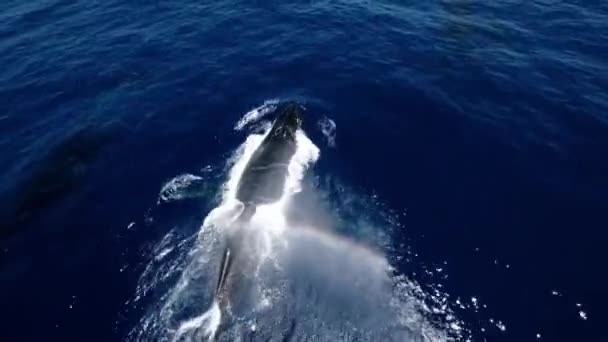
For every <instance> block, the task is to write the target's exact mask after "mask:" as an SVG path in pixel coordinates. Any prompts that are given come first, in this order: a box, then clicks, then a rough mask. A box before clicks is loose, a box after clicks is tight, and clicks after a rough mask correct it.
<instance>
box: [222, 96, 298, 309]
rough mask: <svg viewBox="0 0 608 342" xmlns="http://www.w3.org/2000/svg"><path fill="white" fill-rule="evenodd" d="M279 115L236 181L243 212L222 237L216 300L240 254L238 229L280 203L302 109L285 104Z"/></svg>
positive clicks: (223, 293)
mask: <svg viewBox="0 0 608 342" xmlns="http://www.w3.org/2000/svg"><path fill="white" fill-rule="evenodd" d="M276 112H277V113H278V115H277V116H276V118H275V120H274V121H273V123H272V127H271V128H270V131H269V132H268V133H267V134H266V136H265V137H264V139H263V140H262V142H261V143H260V145H259V146H258V147H257V148H256V150H255V151H254V152H253V154H252V155H251V157H250V159H249V161H248V162H247V164H246V166H245V169H244V170H243V173H242V175H241V177H240V179H239V182H238V185H237V191H236V199H237V200H238V201H239V202H240V203H241V204H242V210H241V212H240V214H239V216H238V218H237V219H236V220H235V222H234V223H233V224H234V225H236V226H237V229H233V230H232V232H233V233H230V234H227V236H225V242H224V250H223V253H222V258H221V262H220V266H219V271H218V278H217V283H216V286H215V299H216V300H218V301H221V300H222V299H223V298H225V296H226V293H225V292H226V291H225V284H226V280H227V278H228V276H229V274H230V270H231V268H232V264H233V261H234V260H235V259H236V256H237V254H238V253H239V244H240V243H241V241H240V240H241V239H242V236H239V233H238V231H239V229H238V226H242V225H245V224H247V223H248V222H249V221H250V220H251V218H252V217H253V215H254V214H255V212H256V208H257V207H258V206H260V205H265V204H271V203H275V202H277V201H279V200H280V199H281V197H282V196H283V192H284V189H285V182H286V180H287V176H288V173H289V171H288V167H289V163H290V161H291V159H292V157H293V156H294V155H295V153H296V149H297V144H296V133H297V131H298V130H299V129H300V128H301V126H302V107H301V106H300V105H299V104H297V103H293V102H290V103H286V104H283V105H282V106H280V107H279V108H277V110H276Z"/></svg>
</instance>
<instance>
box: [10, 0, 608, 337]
mask: <svg viewBox="0 0 608 342" xmlns="http://www.w3.org/2000/svg"><path fill="white" fill-rule="evenodd" d="M607 42H608V5H607V3H606V2H602V1H584V2H583V1H566V2H563V1H561V2H556V1H531V2H513V1H492V2H489V1H485V2H484V1H469V0H458V1H430V2H428V1H427V2H420V1H418V2H414V1H399V2H397V1H376V2H372V1H331V2H330V1H309V2H306V3H298V4H295V3H287V2H276V1H271V2H244V1H218V2H214V3H201V2H193V1H173V2H141V1H139V2H130V3H125V2H118V1H103V2H101V1H75V0H64V1H57V0H47V1H42V0H35V1H27V2H22V1H13V0H9V1H4V2H2V4H0V65H2V69H0V171H1V172H0V175H1V177H2V178H1V179H2V182H1V183H0V204H1V205H0V228H1V230H0V239H1V240H0V284H1V285H0V289H1V290H2V291H0V293H1V294H0V307H2V308H4V310H3V314H2V317H3V319H2V322H3V324H2V326H3V329H1V331H0V339H2V340H7V341H22V340H27V341H29V340H39V339H41V338H45V339H59V340H99V341H108V340H123V339H127V338H128V337H129V336H134V335H130V334H132V332H133V330H134V329H137V327H138V326H139V323H140V322H141V321H142V319H144V318H145V317H147V316H146V315H148V314H150V312H152V313H153V312H154V310H155V309H160V307H162V303H163V302H162V300H161V297H162V294H163V293H165V291H167V290H168V289H170V288H171V287H172V286H173V285H174V284H175V282H176V281H177V280H178V279H179V275H180V274H181V273H180V265H184V264H187V261H188V255H189V252H190V251H192V250H193V248H194V246H195V239H193V238H192V237H193V236H194V235H196V234H197V232H198V231H199V229H200V227H201V224H202V222H203V220H204V218H205V217H206V216H207V214H208V213H209V211H210V210H211V209H213V208H214V207H216V206H217V205H218V203H220V198H219V197H220V194H221V187H222V184H223V183H224V181H225V180H226V173H227V172H228V169H227V168H228V166H227V165H229V164H228V163H227V161H228V160H229V158H230V157H231V156H232V155H233V153H234V151H235V150H236V149H237V148H238V146H240V145H241V144H242V143H243V141H245V139H246V137H247V136H248V135H249V134H251V133H255V131H256V129H257V130H262V128H263V127H261V128H256V127H257V126H255V123H259V122H260V121H257V120H262V121H263V120H268V119H269V118H270V117H269V115H271V112H268V113H265V112H256V113H252V112H250V111H251V109H252V108H256V107H258V106H260V105H262V104H264V103H266V104H267V105H272V104H273V103H276V102H277V101H285V100H298V101H300V102H302V103H304V104H305V106H306V107H307V112H306V116H305V131H306V132H307V134H308V135H309V136H310V138H311V140H312V141H313V142H314V143H315V144H316V145H317V146H319V148H320V149H321V158H320V159H319V161H318V162H317V164H315V166H314V167H313V168H312V169H311V170H310V173H309V174H308V176H307V177H310V180H309V181H308V183H306V182H305V183H306V184H308V185H307V186H310V187H311V188H312V189H316V190H315V191H314V192H313V193H315V194H316V195H315V196H316V197H315V198H317V197H319V198H320V199H318V198H317V199H316V200H315V201H317V202H320V203H324V205H326V207H327V208H332V210H330V212H331V213H333V214H335V215H336V218H335V219H336V222H338V223H336V224H335V226H334V227H332V234H335V235H337V236H340V237H344V238H348V239H353V240H355V241H358V243H361V244H363V245H365V246H367V247H375V248H377V249H379V250H380V251H381V252H382V253H381V254H382V255H383V257H384V258H386V260H387V261H388V262H389V264H390V265H391V266H392V267H394V268H395V271H394V272H395V276H396V277H400V278H399V279H402V281H401V282H399V281H398V282H396V284H410V285H412V286H409V287H407V288H408V289H410V290H411V291H412V292H408V293H407V296H408V297H407V298H410V299H411V300H412V301H411V303H416V304H415V305H414V307H415V309H416V310H418V311H416V312H425V313H424V314H423V316H424V317H425V320H424V322H428V323H429V324H430V325H429V326H432V327H433V329H438V331H440V332H443V333H446V332H448V331H451V332H453V331H454V330H459V329H461V330H462V331H463V332H464V331H465V330H466V334H464V333H463V335H460V336H469V337H470V338H471V339H472V340H474V341H477V340H479V341H483V340H484V338H485V339H487V340H509V341H512V340H517V341H520V340H521V341H524V340H537V339H538V338H540V339H542V340H551V341H553V340H602V339H605V338H607V337H608V333H607V332H606V330H605V328H604V327H603V324H602V322H603V320H604V319H605V316H606V315H605V313H604V311H605V310H604V308H605V307H606V305H608V302H607V300H606V298H607V296H606V294H607V293H606V290H605V286H603V284H604V282H605V276H604V274H603V272H602V270H603V269H604V262H603V261H604V260H605V257H604V254H603V249H604V246H605V245H606V243H608V234H606V233H605V227H606V218H605V216H606V215H605V214H606V212H608V200H607V197H606V194H607V193H608V178H606V175H607V174H608V161H607V159H606V151H608V117H607V115H608V114H607V113H608V74H607V70H608V65H607V64H608V59H607V58H606V56H608V43H607ZM261 108H265V107H261ZM248 112H249V113H252V114H250V116H249V117H247V116H244V114H245V113H248ZM248 122H249V125H252V123H253V126H248V128H247V129H245V130H241V131H239V130H235V129H234V128H235V127H237V128H239V127H245V126H247V124H248ZM179 175H182V178H177V179H176V177H177V176H179ZM192 183H193V184H194V185H195V186H194V187H190V184H192ZM184 189H185V190H186V192H183V191H182V190H184ZM304 192H305V191H304ZM315 201H312V202H313V203H317V202H315ZM353 222H356V223H357V224H351V223H353ZM157 258H160V260H157ZM150 265H153V266H154V267H155V268H154V270H157V272H156V273H155V274H154V275H153V276H154V277H161V278H162V277H163V276H166V277H167V278H166V279H165V280H163V281H162V282H154V284H156V285H155V286H160V287H154V291H153V292H154V293H155V295H152V296H150V297H146V298H140V299H138V300H137V301H136V300H135V299H136V298H137V297H136V296H137V293H138V291H140V290H141V289H142V286H145V284H150V283H146V282H145V280H144V281H143V283H142V277H144V275H146V274H147V273H146V269H147V268H148V267H149V266H150ZM171 270H174V273H172V272H173V271H171ZM144 278H145V277H144ZM145 279H147V278H145ZM163 284H164V285H163ZM413 289H419V290H416V291H419V292H416V291H415V290H413ZM414 298H415V299H416V300H414ZM444 300H445V301H446V304H447V307H446V308H449V311H450V312H451V314H453V316H454V318H453V320H450V318H448V317H446V314H445V313H444V314H435V313H433V308H441V305H442V301H444ZM201 301H203V299H201ZM294 303H297V302H294ZM288 304H289V302H287V303H286V307H289V305H288ZM423 304H425V305H426V306H427V309H428V312H426V311H425V307H424V305H423ZM192 314H193V315H194V313H192ZM184 316H185V317H183V319H188V318H191V317H193V316H192V315H189V314H188V313H184ZM450 322H454V323H455V324H456V327H454V326H450V325H451V324H450ZM456 322H458V323H456ZM286 324H287V326H289V324H288V323H286ZM311 326H314V325H311ZM313 330H314V329H313ZM312 333H314V332H312ZM447 335H449V336H456V335H450V334H447ZM447 335H441V334H440V335H439V336H447ZM260 336H261V335H260ZM357 336H359V338H361V339H365V335H357ZM342 338H344V339H354V338H355V337H353V336H350V335H349V336H344V337H342ZM463 338H464V337H463Z"/></svg>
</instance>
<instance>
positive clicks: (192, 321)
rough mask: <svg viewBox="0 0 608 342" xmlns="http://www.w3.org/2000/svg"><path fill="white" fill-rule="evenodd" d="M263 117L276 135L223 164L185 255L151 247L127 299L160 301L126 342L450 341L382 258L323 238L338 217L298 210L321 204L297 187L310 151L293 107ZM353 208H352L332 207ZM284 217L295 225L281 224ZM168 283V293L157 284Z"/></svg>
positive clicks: (269, 133)
mask: <svg viewBox="0 0 608 342" xmlns="http://www.w3.org/2000/svg"><path fill="white" fill-rule="evenodd" d="M272 105H273V106H275V105H276V107H275V108H273V112H275V113H277V115H276V120H275V121H274V123H273V124H272V125H267V126H266V127H267V128H266V129H265V133H263V134H251V135H249V136H248V137H247V139H246V141H245V142H244V143H243V144H242V145H241V146H240V147H239V148H238V149H237V151H236V152H235V153H234V155H233V157H232V158H230V160H229V161H228V165H229V172H228V176H227V179H226V182H225V183H224V185H223V188H222V189H223V190H222V196H221V201H220V204H219V205H218V206H217V207H216V208H215V209H213V210H212V211H211V212H210V213H209V214H208V216H207V217H206V218H205V220H204V222H203V225H202V227H201V230H200V232H199V233H198V235H197V236H195V237H193V239H195V243H194V245H193V247H192V248H191V249H187V248H185V247H182V246H188V244H187V243H185V242H184V241H179V240H174V239H175V238H174V236H175V234H172V232H170V233H169V234H168V235H167V237H166V238H165V239H163V241H162V242H161V243H160V244H159V247H158V253H159V255H161V254H162V255H163V259H162V261H161V262H160V263H159V264H160V265H158V266H155V265H154V264H153V263H151V264H150V265H149V267H148V268H147V269H146V271H145V272H144V274H143V275H142V278H141V281H140V286H139V289H138V293H137V298H141V297H145V296H150V294H151V293H152V292H153V291H156V292H159V293H161V295H160V296H159V297H158V298H157V299H156V300H155V302H154V304H152V305H151V306H150V307H149V309H148V312H147V313H146V315H144V317H143V318H142V320H141V321H140V323H139V324H138V325H137V327H135V328H134V329H133V330H132V332H131V334H130V335H129V340H132V341H149V340H158V341H201V340H213V339H216V340H225V341H233V340H252V341H253V340H261V341H265V340H294V341H295V340H310V339H312V340H320V341H336V340H343V341H350V340H387V341H444V340H449V339H450V336H454V335H456V336H460V335H457V334H458V333H459V331H460V328H459V327H458V325H457V324H456V323H454V321H451V322H448V323H449V324H451V325H452V326H455V328H454V329H452V330H451V331H450V330H449V328H446V327H445V326H443V327H437V326H435V325H433V324H432V323H430V322H429V321H428V320H427V318H426V317H425V313H424V312H423V311H425V310H430V309H429V308H428V307H426V304H425V303H424V302H423V301H421V300H419V299H418V297H420V293H421V291H420V289H419V288H417V287H416V285H415V283H412V282H410V281H408V280H407V279H405V278H404V277H403V276H400V275H397V276H396V277H395V276H393V269H392V268H391V266H390V264H389V262H388V261H387V259H386V258H385V257H384V256H383V253H382V252H381V251H379V250H378V249H372V248H369V247H366V246H365V245H363V244H361V243H355V242H354V241H351V240H349V239H347V238H344V237H340V236H339V235H337V234H335V233H334V232H332V231H333V229H332V225H333V224H334V221H332V219H327V220H325V221H323V220H320V219H319V218H320V217H327V218H329V217H332V215H333V214H335V213H338V212H339V211H340V210H339V208H337V209H338V210H336V211H334V210H333V209H332V208H324V209H319V208H321V207H322V206H311V205H309V204H310V203H304V202H303V199H302V198H306V196H301V195H302V194H303V193H307V192H311V191H312V193H315V192H319V194H317V195H319V196H317V197H319V198H320V197H324V196H325V195H324V194H323V191H324V190H323V189H321V188H314V187H313V188H311V187H310V186H305V185H304V183H303V178H304V175H305V173H306V171H307V170H308V169H309V168H310V166H311V165H313V164H314V163H315V162H316V161H317V159H318V157H319V152H320V151H319V149H318V148H317V146H315V145H314V144H313V143H312V141H311V140H310V139H309V138H308V137H307V136H306V134H305V133H304V131H303V129H302V127H301V123H302V108H301V107H300V106H298V105H293V106H290V105H289V104H287V105H277V104H276V103H273V104H272ZM290 113H291V114H290ZM303 188H304V189H303ZM312 197H315V196H312ZM314 201H317V200H314ZM351 204H352V199H351V200H348V201H346V202H345V203H342V204H338V205H339V206H344V205H351ZM310 208H315V209H310ZM294 210H295V211H297V212H299V215H298V217H299V218H300V219H299V220H297V221H294V220H292V218H291V217H290V214H289V213H290V212H293V211H294ZM361 214H363V213H361ZM302 217H303V218H304V219H302ZM306 218H310V219H306ZM313 218H314V219H313ZM323 222H324V223H323ZM361 222H362V221H361ZM361 222H352V224H353V225H358V224H361ZM378 231H379V232H380V231H381V230H380V229H379V230H378ZM171 244H174V245H176V246H177V247H175V249H180V248H182V249H181V250H179V251H177V252H175V253H172V255H175V257H174V258H173V259H170V258H169V257H166V256H165V255H166V252H165V250H166V248H167V247H166V246H167V245H171ZM172 248H173V247H172ZM172 277H175V278H176V279H177V281H176V282H175V283H173V284H171V283H169V282H168V280H167V279H171V278H172ZM162 284H166V285H165V287H164V290H163V285H162ZM137 298H136V301H137ZM440 305H442V306H445V305H444V304H443V302H442V303H440ZM433 310H438V309H437V308H433ZM449 324H448V326H449Z"/></svg>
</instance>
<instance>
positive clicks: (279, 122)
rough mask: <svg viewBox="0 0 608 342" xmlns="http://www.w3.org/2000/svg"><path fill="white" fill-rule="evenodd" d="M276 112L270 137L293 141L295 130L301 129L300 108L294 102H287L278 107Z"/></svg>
mask: <svg viewBox="0 0 608 342" xmlns="http://www.w3.org/2000/svg"><path fill="white" fill-rule="evenodd" d="M278 112H279V114H278V115H277V118H276V119H275V121H274V123H273V125H272V129H271V132H270V136H273V137H276V136H281V137H283V138H289V139H294V137H295V134H296V132H297V130H299V129H300V128H301V127H302V107H301V106H300V105H299V104H297V103H295V102H289V103H287V104H285V105H283V106H281V107H279V109H278Z"/></svg>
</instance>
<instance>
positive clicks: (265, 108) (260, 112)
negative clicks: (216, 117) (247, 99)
mask: <svg viewBox="0 0 608 342" xmlns="http://www.w3.org/2000/svg"><path fill="white" fill-rule="evenodd" d="M278 104H279V100H277V99H272V100H267V101H264V104H262V105H261V106H259V107H255V108H253V109H252V110H250V111H248V112H247V113H245V115H243V117H241V119H240V120H239V121H238V122H237V123H236V125H234V129H235V130H237V131H240V130H242V129H243V128H245V126H247V125H248V124H250V123H251V122H255V121H258V120H260V119H261V118H262V117H263V116H265V115H266V114H268V113H271V112H273V111H274V110H275V109H276V108H277V105H278Z"/></svg>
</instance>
